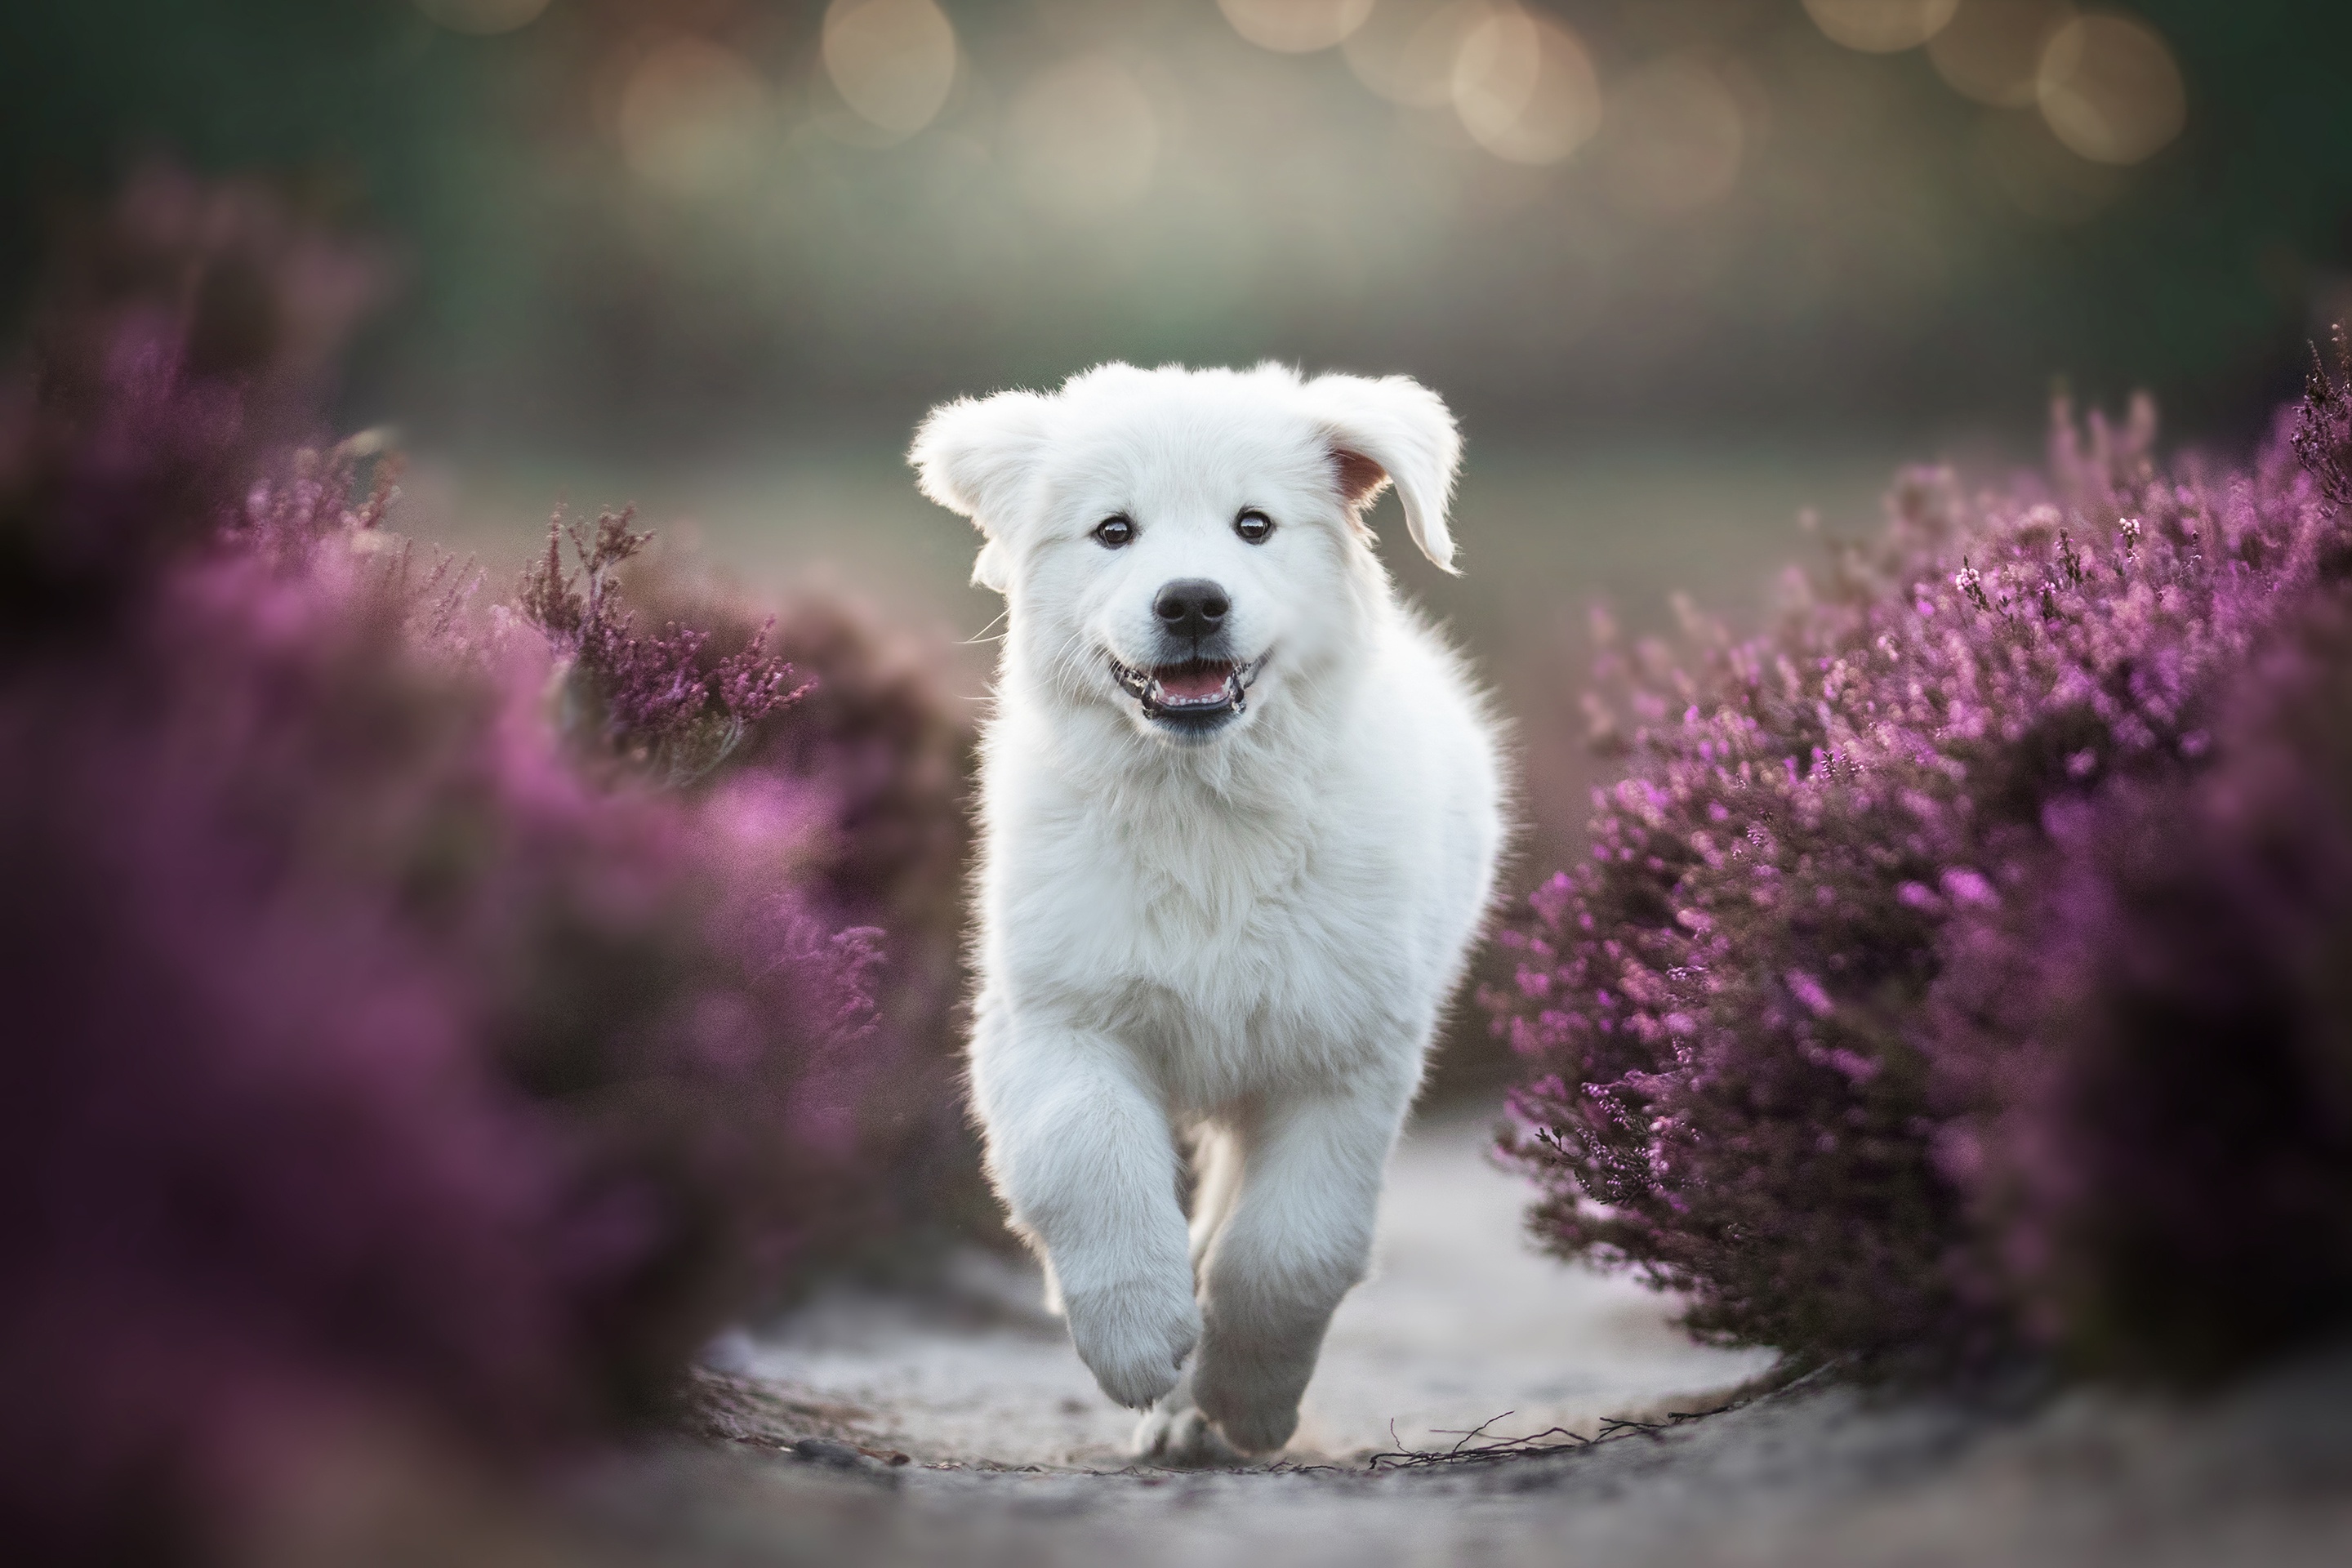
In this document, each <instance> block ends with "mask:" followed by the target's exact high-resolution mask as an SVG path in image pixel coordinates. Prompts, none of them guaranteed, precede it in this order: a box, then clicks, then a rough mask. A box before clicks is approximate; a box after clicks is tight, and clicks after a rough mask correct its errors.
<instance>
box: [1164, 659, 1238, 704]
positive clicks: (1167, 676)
mask: <svg viewBox="0 0 2352 1568" xmlns="http://www.w3.org/2000/svg"><path fill="white" fill-rule="evenodd" d="M1152 674H1153V676H1154V678H1155V679H1158V680H1159V682H1160V690H1161V691H1162V692H1164V693H1165V694H1166V695H1167V696H1168V697H1169V698H1171V700H1175V701H1178V702H1198V701H1201V700H1203V699H1206V698H1211V697H1214V696H1216V695H1217V694H1218V693H1220V692H1222V691H1223V690H1224V689H1225V671H1224V668H1223V667H1222V666H1220V665H1195V666H1192V667H1191V668H1181V667H1171V668H1164V669H1158V670H1154V671H1153V672H1152Z"/></svg>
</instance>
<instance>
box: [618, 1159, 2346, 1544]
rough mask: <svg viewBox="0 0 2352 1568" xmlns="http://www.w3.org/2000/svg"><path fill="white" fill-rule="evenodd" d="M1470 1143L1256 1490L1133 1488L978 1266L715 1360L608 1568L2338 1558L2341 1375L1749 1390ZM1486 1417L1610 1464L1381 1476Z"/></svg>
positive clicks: (1499, 1463)
mask: <svg viewBox="0 0 2352 1568" xmlns="http://www.w3.org/2000/svg"><path fill="white" fill-rule="evenodd" d="M1483 1134H1484V1129H1483V1125H1482V1123H1481V1122H1480V1121H1478V1120H1476V1119H1475V1118H1473V1119H1454V1120H1451V1121H1442V1122H1439V1123H1437V1124H1435V1125H1433V1126H1429V1127H1425V1128H1423V1129H1422V1130H1420V1131H1416V1132H1415V1133H1414V1134H1412V1136H1410V1137H1409V1139H1408V1141H1407V1142H1406V1144H1405V1146H1404V1147H1403V1149H1402V1151H1401V1152H1400V1154H1399V1157H1398V1160H1397V1163H1396V1167H1395V1173H1394V1176H1393V1179H1392V1182H1391V1188H1390V1192H1389V1195H1388V1201H1387V1203H1386V1205H1385V1207H1384V1211H1383V1215H1382V1225H1381V1244H1380V1255H1379V1263H1378V1266H1377V1271H1376V1273H1375V1275H1374V1277H1373V1278H1372V1279H1370V1281H1369V1282H1367V1284H1366V1285H1364V1286H1363V1287H1362V1288H1361V1289H1360V1290H1359V1291H1358V1292H1357V1293H1356V1294H1355V1296H1353V1297H1352V1298H1350V1300H1349V1302H1348V1304H1347V1305H1346V1307H1345V1308H1344V1309H1343V1310H1342V1311H1341V1313H1340V1315H1339V1318H1338V1320H1336V1321H1335V1322H1334V1324H1333V1326H1332V1331H1331V1337H1330V1341H1329V1343H1328V1348H1327V1350H1326V1352H1325V1354H1324V1358H1323V1362H1322V1363H1321V1366H1320V1368H1319V1370H1318V1373H1317V1377H1316V1380H1315V1383H1314V1385H1313V1386H1312V1388H1310V1390H1309V1391H1308V1395H1307V1408H1306V1415H1305V1419H1304V1420H1303V1421H1302V1424H1301V1427H1300V1435H1299V1438H1298V1440H1297V1443H1296V1444H1294V1446H1293V1447H1292V1449H1291V1450H1290V1451H1289V1452H1288V1453H1286V1455H1284V1456H1283V1457H1282V1459H1281V1461H1280V1462H1279V1463H1277V1464H1275V1465H1271V1466H1261V1467H1257V1468H1252V1469H1246V1470H1236V1471H1226V1472H1217V1473H1206V1474H1197V1473H1173V1472H1168V1471H1161V1470H1150V1469H1145V1468H1134V1467H1130V1466H1129V1465H1127V1463H1126V1462H1125V1460H1124V1458H1123V1452H1122V1447H1123V1443H1124V1440H1125V1438H1126V1436H1127V1433H1128V1430H1129V1428H1130V1427H1131V1426H1132V1425H1133V1417H1132V1415H1129V1413H1127V1412H1124V1411H1119V1410H1117V1409H1115V1408H1113V1407H1111V1406H1110V1405H1108V1402H1107V1401H1105V1400H1104V1399H1103V1397H1102V1396H1101V1394H1099V1393H1098V1392H1097V1390H1096V1389H1095V1388H1094V1386H1093V1382H1092V1380H1091V1378H1089V1377H1088V1376H1087V1373H1086V1372H1085V1369H1084V1368H1083V1367H1081V1366H1080V1365H1079V1363H1078V1362H1077V1358H1076V1354H1075V1353H1074V1352H1072V1351H1071V1350H1070V1348H1069V1345H1068V1342H1067V1340H1066V1336H1065V1335H1064V1333H1063V1331H1062V1329H1061V1326H1060V1325H1059V1323H1057V1322H1056V1321H1055V1320H1053V1319H1051V1318H1048V1317H1046V1316H1045V1314H1044V1313H1043V1312H1042V1311H1041V1310H1039V1309H1038V1307H1037V1304H1036V1303H1037V1299H1038V1298H1037V1288H1036V1287H1037V1281H1036V1279H1035V1277H1034V1274H1033V1273H1031V1272H1030V1271H1028V1270H1026V1269H1024V1268H1015V1267H1013V1266H1012V1265H1009V1264H1007V1263H1005V1262H1003V1260H1002V1259H999V1258H992V1257H989V1256H985V1255H981V1254H973V1255H971V1256H970V1257H967V1258H962V1259H961V1260H959V1262H958V1263H957V1264H956V1266H955V1267H954V1268H952V1269H951V1270H950V1281H949V1286H948V1288H947V1289H944V1290H941V1291H933V1292H928V1293H925V1294H923V1295H920V1296H914V1295H890V1294H881V1293H876V1292H872V1291H862V1292H861V1291H851V1290H841V1291H837V1292H835V1293H834V1294H831V1295H828V1296H824V1297H821V1298H819V1299H817V1300H814V1301H812V1302H810V1303H809V1304H808V1305H807V1306H806V1307H805V1308H804V1309H803V1310H801V1311H799V1312H798V1313H796V1314H795V1315H794V1316H793V1317H792V1318H790V1319H788V1320H786V1321H782V1322H779V1323H776V1324H773V1325H770V1326H769V1327H768V1328H767V1329H765V1330H764V1331H761V1333H760V1334H758V1335H756V1336H743V1337H741V1338H739V1339H737V1340H735V1341H733V1342H730V1343H729V1344H726V1345H723V1346H721V1347H719V1348H718V1350H717V1351H716V1352H714V1355H713V1358H712V1359H713V1361H714V1362H715V1363H720V1364H719V1365H715V1366H714V1368H713V1370H711V1371H710V1372H709V1373H708V1374H707V1375H706V1378H705V1382H704V1387H703V1400H702V1415H701V1416H700V1418H699V1421H700V1425H701V1426H703V1428H704V1432H703V1440H701V1441H686V1440H680V1441H677V1442H676V1443H673V1444H669V1445H667V1446H663V1447H658V1448H656V1449H655V1450H653V1451H650V1452H647V1453H643V1454H639V1455H637V1456H635V1457H634V1458H632V1459H630V1460H629V1461H628V1462H626V1463H625V1464H623V1465H619V1466H616V1467H614V1468H613V1469H612V1470H610V1471H608V1472H604V1473H602V1474H600V1475H599V1476H597V1477H594V1478H590V1479H586V1480H584V1481H583V1483H582V1486H581V1489H580V1492H579V1494H578V1495H579V1499H580V1502H581V1507H582V1509H583V1518H584V1519H586V1520H588V1521H591V1522H592V1528H593V1535H594V1536H595V1538H596V1542H597V1546H598V1552H599V1554H600V1555H603V1554H608V1553H613V1552H618V1553H619V1554H620V1555H621V1557H622V1558H624V1559H625V1560H632V1561H635V1560H643V1561H659V1562H663V1563H697V1564H699V1563H728V1564H732V1563H745V1564H750V1563H780V1564H782V1563H835V1564H843V1563H894V1564H895V1563H908V1564H929V1563H940V1564H948V1563H954V1564H964V1563H971V1564H996V1563H1003V1564H1007V1565H1011V1564H1024V1565H1025V1564H1039V1565H1061V1564H1069V1565H1073V1568H1076V1565H1079V1564H1099V1563H1112V1564H1118V1565H1119V1568H1159V1565H1160V1564H1169V1565H1176V1564H1196V1563H1197V1564H1211V1563H1216V1564H1223V1563H1261V1562H1262V1563H1282V1564H1285V1565H1286V1568H1317V1565H1320V1564H1326V1563H1328V1564H1334V1565H1339V1564H1347V1565H1349V1568H1364V1565H1379V1564H1423V1563H1427V1564H1456V1563H1460V1564H1475V1563H1492V1564H1497V1565H1503V1564H1509V1565H1517V1564H1535V1563H1596V1564H1598V1563H1607V1564H1610V1565H1611V1568H1642V1565H1646V1564H1658V1565H1661V1568H1664V1565H1666V1564H1685V1563H1692V1564H1716V1563H1722V1564H1759V1565H1760V1564H1780V1563H1788V1564H1796V1563H1804V1564H1808V1565H1812V1564H1833V1563H1887V1564H1894V1563H1903V1564H1943V1563H1950V1564H1962V1563H1969V1564H1976V1563H1984V1564H1993V1563H2002V1564H2006V1563H2053V1564H2056V1563H2067V1564H2073V1563H2116V1564H2132V1565H2135V1568H2137V1565H2141V1564H2170V1563H2181V1564H2189V1563H2197V1564H2221V1563H2231V1564H2234V1563H2263V1564H2266V1565H2268V1564H2279V1565H2291V1564H2301V1563H2313V1564H2320V1563H2327V1564H2332V1565H2340V1564H2343V1563H2347V1562H2352V1354H2342V1353H2339V1354H2336V1355H2334V1356H2327V1357H2321V1358H2318V1359H2316V1360H2314V1361H2311V1362H2307V1363H2303V1364H2301V1365H2298V1366H2296V1367H2294V1368H2293V1369H2290V1370H2289V1371H2287V1372H2284V1373H2279V1374H2274V1375H2273V1376H2271V1377H2270V1378H2268V1379H2265V1380H2262V1381H2258V1382H2255V1383H2252V1384H2247V1385H2244V1386H2242V1387H2240V1388H2237V1389H2235V1390H2232V1391H2231V1392H2229V1393H2227V1394H2222V1395H2218V1396H2215V1397H2213V1398H2210V1399H2208V1400H2206V1401H2204V1402H2201V1403H2198V1404H2180V1403H2176V1402H2171V1401H2168V1400H2165V1399H2161V1398H2158V1397H2156V1396H2153V1395H2136V1394H2121V1393H2116V1392H2112V1391H2109V1392H2095V1393H2077V1394H2065V1395H2063V1396H2062V1395H2053V1394H2036V1395H2032V1396H2027V1395H2025V1394H2013V1395H2011V1396H2010V1397H2007V1398H2004V1399H1995V1398H1990V1397H1986V1398H1979V1399H1976V1400H1972V1401H1961V1400H1958V1399H1953V1398H1948V1397H1928V1396H1923V1395H1919V1394H1892V1393H1886V1392H1878V1393H1873V1392H1870V1391H1867V1390H1862V1389H1857V1388H1854V1387H1853V1386H1850V1385H1846V1384H1839V1383H1836V1382H1832V1381H1827V1380H1824V1379H1822V1378H1819V1377H1815V1378H1813V1379H1810V1380H1805V1381H1801V1382H1799V1383H1796V1384H1792V1385H1789V1386H1783V1387H1778V1388H1774V1389H1773V1390H1772V1391H1771V1392H1769V1393H1760V1394H1759V1393H1758V1392H1757V1389H1758V1388H1759V1386H1769V1379H1767V1380H1765V1382H1764V1384H1759V1383H1758V1381H1756V1380H1759V1378H1761V1377H1763V1374H1766V1373H1769V1370H1770V1362H1769V1357H1766V1356H1762V1355H1759V1354H1757V1353H1753V1352H1727V1351H1717V1350H1709V1349H1706V1348H1702V1347H1697V1346H1694V1345H1692V1344H1690V1343H1689V1342H1687V1341H1686V1340H1685V1339H1684V1338H1683V1337H1682V1336H1681V1335H1680V1334H1679V1333H1677V1332H1676V1331H1675V1330H1674V1329H1673V1328H1672V1327H1671V1326H1670V1325H1669V1323H1668V1321H1667V1319H1668V1317H1669V1316H1670V1314H1671V1310H1672V1304H1671V1303H1670V1302H1666V1301H1663V1300H1660V1299H1659V1298H1657V1297H1655V1296H1654V1295H1652V1294H1651V1293H1650V1292H1648V1291H1646V1290H1644V1289H1641V1288H1640V1287H1639V1286H1637V1285H1634V1284H1633V1283H1631V1282H1629V1281H1626V1280H1624V1279H1612V1278H1607V1277H1603V1276H1600V1275H1597V1274H1594V1273H1591V1272H1590V1271H1586V1270H1581V1269H1576V1268H1565V1267H1563V1266H1561V1265H1559V1264H1557V1263H1554V1262H1552V1261H1549V1260H1548V1259H1544V1258H1539V1257H1538V1256H1537V1255H1535V1254H1534V1252H1533V1251H1532V1250H1531V1249H1530V1248H1529V1247H1528V1245H1527V1244H1526V1243H1525V1241H1524V1240H1523V1238H1522V1237H1521V1233H1520V1229H1519V1219H1518V1215H1519V1207H1520V1204H1521V1200H1522V1189H1521V1187H1520V1186H1519V1184H1517V1182H1516V1181H1515V1179H1513V1178H1512V1177H1510V1176H1508V1175H1507V1174H1506V1173H1501V1172H1499V1171H1496V1170H1495V1169H1493V1168H1492V1167H1491V1166H1490V1165H1489V1164H1488V1163H1487V1162H1486V1158H1485V1156H1484V1152H1483V1142H1484V1135H1483ZM1725 1405H1731V1408H1728V1409H1723V1408H1722V1407H1723V1406H1725ZM1610 1417H1615V1418H1618V1419H1617V1420H1614V1421H1612V1420H1609V1419H1605V1418H1610ZM1694 1417H1696V1418H1694ZM1482 1424H1483V1430H1484V1432H1485V1433H1486V1436H1487V1437H1488V1438H1514V1437H1523V1436H1528V1435H1531V1434H1536V1433H1540V1432H1544V1431H1546V1430H1548V1429H1550V1428H1565V1429H1567V1431H1569V1432H1570V1433H1573V1434H1576V1435H1578V1436H1581V1437H1588V1438H1589V1437H1593V1436H1599V1437H1600V1438H1601V1440H1600V1441H1597V1442H1589V1443H1581V1444H1575V1443H1571V1444H1566V1445H1565V1446H1562V1447H1555V1448H1552V1449H1550V1450H1549V1451H1548V1452H1545V1453H1540V1454H1535V1455H1521V1456H1519V1457H1514V1458H1497V1459H1493V1460H1488V1461H1483V1462H1459V1461H1456V1462H1449V1463H1427V1462H1422V1461H1418V1460H1412V1459H1407V1460H1403V1461H1400V1460H1399V1459H1398V1458H1395V1457H1394V1456H1397V1455H1399V1454H1404V1455H1413V1454H1421V1455H1430V1454H1434V1453H1436V1452H1438V1451H1441V1450H1444V1449H1446V1448H1448V1447H1451V1446H1453V1445H1454V1444H1455V1443H1456V1442H1457V1441H1458V1440H1459V1438H1458V1434H1460V1433H1463V1432H1465V1431H1469V1430H1472V1429H1475V1428H1481V1427H1482ZM1481 1440H1483V1439H1481ZM1559 1440H1560V1439H1558V1438H1555V1439H1554V1441H1559ZM1382 1454H1387V1455H1389V1456H1391V1457H1388V1458H1380V1457H1379V1456H1381V1455H1382Z"/></svg>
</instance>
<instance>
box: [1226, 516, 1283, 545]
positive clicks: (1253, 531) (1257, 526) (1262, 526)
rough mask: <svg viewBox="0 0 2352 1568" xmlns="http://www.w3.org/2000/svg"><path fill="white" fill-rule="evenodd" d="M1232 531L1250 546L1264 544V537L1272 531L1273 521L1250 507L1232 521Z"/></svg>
mask: <svg viewBox="0 0 2352 1568" xmlns="http://www.w3.org/2000/svg"><path fill="white" fill-rule="evenodd" d="M1273 531H1274V519H1272V518H1270V517H1268V516H1266V515H1265V513H1264V512H1262V511H1260V510H1257V508H1255V507H1252V508H1250V509H1249V510H1247V511H1245V512H1244V513H1242V514H1241V516H1239V517H1237V518H1235V519H1234V532H1235V533H1238V534H1240V535H1241V536H1242V538H1243V539H1244V540H1246V541H1248V542H1250V543H1252V544H1264V543H1265V541H1266V536H1267V535H1268V534H1270V533H1272V532H1273Z"/></svg>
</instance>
